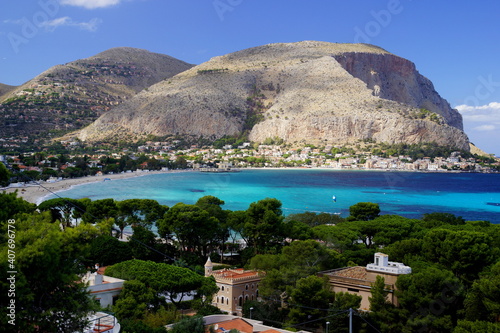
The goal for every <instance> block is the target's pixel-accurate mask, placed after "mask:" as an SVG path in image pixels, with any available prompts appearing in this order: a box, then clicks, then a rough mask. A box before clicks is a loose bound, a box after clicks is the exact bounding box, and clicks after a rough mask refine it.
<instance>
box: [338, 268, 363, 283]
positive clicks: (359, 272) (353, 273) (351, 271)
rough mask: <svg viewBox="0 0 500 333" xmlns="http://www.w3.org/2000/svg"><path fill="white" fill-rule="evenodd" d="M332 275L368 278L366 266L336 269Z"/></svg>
mask: <svg viewBox="0 0 500 333" xmlns="http://www.w3.org/2000/svg"><path fill="white" fill-rule="evenodd" d="M330 275H335V276H342V277H347V278H351V279H360V280H366V267H363V266H356V267H348V268H344V269H339V270H336V271H334V272H332V273H330Z"/></svg>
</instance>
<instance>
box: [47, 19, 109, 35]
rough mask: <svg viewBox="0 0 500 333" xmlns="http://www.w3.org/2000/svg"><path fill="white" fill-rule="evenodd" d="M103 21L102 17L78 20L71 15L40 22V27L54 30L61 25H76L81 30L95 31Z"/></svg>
mask: <svg viewBox="0 0 500 333" xmlns="http://www.w3.org/2000/svg"><path fill="white" fill-rule="evenodd" d="M101 22H102V20H101V19H98V18H93V19H92V20H90V21H88V22H77V21H73V19H72V18H71V17H69V16H64V17H59V18H56V19H53V20H49V21H45V22H42V23H40V27H42V28H45V29H46V30H48V31H54V30H55V29H57V28H59V27H76V28H79V29H80V30H86V31H91V32H94V31H96V30H97V27H98V25H99V24H100V23H101Z"/></svg>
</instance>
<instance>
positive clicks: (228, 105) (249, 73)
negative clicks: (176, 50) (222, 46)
mask: <svg viewBox="0 0 500 333" xmlns="http://www.w3.org/2000/svg"><path fill="white" fill-rule="evenodd" d="M244 131H247V133H248V135H249V139H250V140H252V141H257V142H262V141H264V140H265V139H266V138H275V137H279V138H282V139H284V140H285V141H286V142H290V143H294V142H297V143H299V142H301V143H315V144H316V143H323V144H326V143H330V144H342V143H347V142H354V141H357V140H366V139H371V140H375V141H379V142H387V143H400V142H403V143H420V142H435V143H437V144H440V145H445V146H451V147H455V148H459V149H464V150H468V149H469V141H468V138H467V136H466V135H465V133H464V132H463V130H462V118H461V116H460V114H459V113H458V112H457V111H456V110H454V109H452V108H451V107H450V105H449V104H448V102H447V101H445V100H444V99H443V98H441V97H440V96H439V94H438V93H437V92H436V91H435V89H434V87H433V85H432V83H431V82H430V81H429V80H428V79H427V78H425V77H423V76H422V75H421V74H419V73H418V71H417V70H416V69H415V65H414V64H413V63H412V62H410V61H408V60H406V59H403V58H401V57H398V56H396V55H393V54H391V53H389V52H387V51H385V50H383V49H381V48H379V47H376V46H373V45H367V44H334V43H326V42H315V41H304V42H298V43H286V44H285V43H280V44H269V45H264V46H259V47H254V48H250V49H246V50H242V51H238V52H235V53H230V54H227V55H224V56H219V57H215V58H212V59H211V60H209V61H208V62H205V63H203V64H201V65H198V66H195V67H193V68H191V69H189V70H187V71H184V72H182V73H180V74H177V75H176V76H174V77H172V78H170V79H169V80H164V81H161V82H159V83H157V84H155V85H153V86H151V87H150V88H149V89H147V90H144V91H141V92H140V93H139V94H137V95H135V96H134V97H133V98H131V99H130V100H128V101H126V102H124V103H122V104H121V105H119V106H118V107H116V108H114V109H112V110H111V111H109V112H107V113H105V114H104V115H102V116H101V117H99V119H97V120H96V121H95V122H94V123H93V124H91V125H90V126H88V127H86V128H84V129H82V130H81V131H80V132H79V133H78V137H79V138H80V139H81V140H84V141H97V140H117V139H125V140H133V139H136V138H138V137H140V136H141V135H144V134H153V135H158V136H165V135H170V134H171V135H176V134H178V135H186V136H194V137H204V138H209V139H216V138H220V137H222V136H225V135H240V134H241V133H243V132H244Z"/></svg>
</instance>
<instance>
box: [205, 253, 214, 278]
mask: <svg viewBox="0 0 500 333" xmlns="http://www.w3.org/2000/svg"><path fill="white" fill-rule="evenodd" d="M213 268H214V265H213V264H212V260H210V257H208V259H207V262H206V263H205V276H210V275H212V269H213Z"/></svg>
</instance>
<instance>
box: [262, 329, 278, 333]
mask: <svg viewBox="0 0 500 333" xmlns="http://www.w3.org/2000/svg"><path fill="white" fill-rule="evenodd" d="M260 333H281V332H280V331H276V330H275V329H270V330H265V331H262V332H260Z"/></svg>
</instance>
